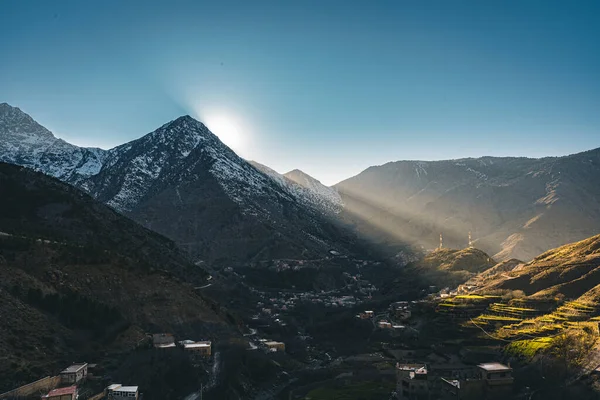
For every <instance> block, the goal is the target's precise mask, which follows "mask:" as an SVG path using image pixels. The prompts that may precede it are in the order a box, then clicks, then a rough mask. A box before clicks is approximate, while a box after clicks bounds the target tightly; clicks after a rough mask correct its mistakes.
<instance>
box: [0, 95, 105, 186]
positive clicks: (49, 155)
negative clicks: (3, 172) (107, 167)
mask: <svg viewBox="0 0 600 400" xmlns="http://www.w3.org/2000/svg"><path fill="white" fill-rule="evenodd" d="M105 155H106V152H105V151H104V150H101V149H87V148H84V147H78V146H74V145H72V144H70V143H67V142H65V141H64V140H61V139H57V138H56V137H54V135H53V134H52V133H51V132H50V131H49V130H48V129H46V128H44V127H43V126H42V125H40V124H38V123H37V122H36V121H35V120H34V119H33V118H31V117H30V116H29V115H28V114H26V113H24V112H23V111H21V110H20V109H19V108H17V107H12V106H10V105H9V104H7V103H2V104H0V161H4V162H8V163H12V164H18V165H23V166H25V167H28V168H31V169H35V170H37V171H40V172H43V173H45V174H47V175H51V176H54V177H56V178H59V179H62V180H64V181H67V182H70V183H77V182H79V181H81V180H82V179H85V178H87V177H89V176H91V175H94V174H96V173H98V171H100V167H101V166H102V163H103V161H104V158H105Z"/></svg>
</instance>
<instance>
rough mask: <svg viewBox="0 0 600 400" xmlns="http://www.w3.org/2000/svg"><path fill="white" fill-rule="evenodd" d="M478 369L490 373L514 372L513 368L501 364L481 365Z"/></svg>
mask: <svg viewBox="0 0 600 400" xmlns="http://www.w3.org/2000/svg"><path fill="white" fill-rule="evenodd" d="M478 367H479V368H481V369H483V370H486V371H489V372H502V371H512V368H510V367H507V366H506V365H504V364H500V363H499V362H490V363H483V364H479V365H478Z"/></svg>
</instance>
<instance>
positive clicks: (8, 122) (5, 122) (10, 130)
mask: <svg viewBox="0 0 600 400" xmlns="http://www.w3.org/2000/svg"><path fill="white" fill-rule="evenodd" d="M9 135H10V136H15V137H19V139H20V140H26V141H28V142H36V141H40V140H42V141H43V140H53V139H54V140H55V139H56V138H55V137H54V135H52V133H51V132H50V131H49V130H48V129H46V128H44V127H43V126H41V125H40V124H38V123H37V122H36V121H35V120H34V119H33V118H31V117H30V116H29V114H27V113H25V112H23V111H21V109H19V108H17V107H12V106H11V105H9V104H8V103H2V104H0V137H2V138H3V139H4V140H7V139H8V136H9Z"/></svg>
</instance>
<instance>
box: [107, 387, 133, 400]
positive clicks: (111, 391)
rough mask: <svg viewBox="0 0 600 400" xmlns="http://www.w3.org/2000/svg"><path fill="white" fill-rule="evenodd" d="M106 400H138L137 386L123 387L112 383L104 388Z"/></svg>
mask: <svg viewBox="0 0 600 400" xmlns="http://www.w3.org/2000/svg"><path fill="white" fill-rule="evenodd" d="M106 395H107V399H108V400H138V397H139V391H138V387H137V386H123V385H121V384H119V383H114V384H112V385H110V386H109V387H107V388H106Z"/></svg>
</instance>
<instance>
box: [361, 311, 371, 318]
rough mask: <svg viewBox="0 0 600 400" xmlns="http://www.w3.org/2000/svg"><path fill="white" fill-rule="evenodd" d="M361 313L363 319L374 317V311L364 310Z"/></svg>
mask: <svg viewBox="0 0 600 400" xmlns="http://www.w3.org/2000/svg"><path fill="white" fill-rule="evenodd" d="M359 315H360V318H361V319H369V318H373V311H363V312H361V313H360V314H359Z"/></svg>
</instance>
